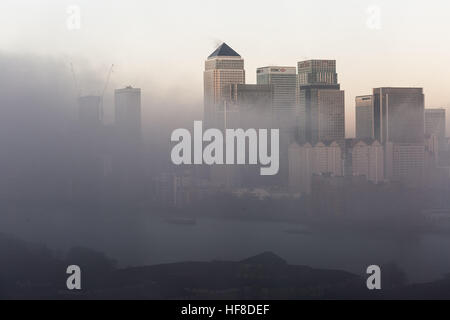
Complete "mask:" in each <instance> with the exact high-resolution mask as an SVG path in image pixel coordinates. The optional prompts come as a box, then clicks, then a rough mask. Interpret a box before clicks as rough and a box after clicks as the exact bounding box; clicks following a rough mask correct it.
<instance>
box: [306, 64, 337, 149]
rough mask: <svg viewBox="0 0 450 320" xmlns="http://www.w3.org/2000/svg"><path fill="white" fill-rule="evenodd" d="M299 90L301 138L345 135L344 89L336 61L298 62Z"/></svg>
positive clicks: (309, 138)
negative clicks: (341, 86) (342, 88)
mask: <svg viewBox="0 0 450 320" xmlns="http://www.w3.org/2000/svg"><path fill="white" fill-rule="evenodd" d="M297 90H298V91H297V94H298V105H299V109H298V128H299V131H298V136H299V140H300V142H302V143H303V142H310V143H317V142H319V141H324V140H341V139H344V138H345V103H344V91H342V90H340V85H339V84H338V76H337V73H336V61H335V60H308V61H301V62H299V63H298V88H297Z"/></svg>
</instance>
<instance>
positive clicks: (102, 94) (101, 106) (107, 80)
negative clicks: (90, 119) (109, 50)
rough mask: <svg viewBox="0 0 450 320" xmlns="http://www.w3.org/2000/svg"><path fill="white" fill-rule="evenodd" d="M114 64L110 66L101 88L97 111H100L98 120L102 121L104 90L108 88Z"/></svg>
mask: <svg viewBox="0 0 450 320" xmlns="http://www.w3.org/2000/svg"><path fill="white" fill-rule="evenodd" d="M113 69H114V64H112V65H111V67H110V68H109V71H108V75H107V76H106V81H105V85H104V86H103V90H102V92H101V94H100V100H99V109H100V118H101V119H103V97H104V96H105V92H106V89H107V88H108V84H109V79H110V78H111V74H112V73H113Z"/></svg>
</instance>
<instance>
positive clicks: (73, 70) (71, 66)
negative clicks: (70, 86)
mask: <svg viewBox="0 0 450 320" xmlns="http://www.w3.org/2000/svg"><path fill="white" fill-rule="evenodd" d="M70 70H71V71H72V77H73V82H74V83H75V90H76V91H77V95H78V97H77V98H80V97H81V89H80V86H79V85H78V79H77V75H76V73H75V69H74V67H73V63H72V62H71V63H70Z"/></svg>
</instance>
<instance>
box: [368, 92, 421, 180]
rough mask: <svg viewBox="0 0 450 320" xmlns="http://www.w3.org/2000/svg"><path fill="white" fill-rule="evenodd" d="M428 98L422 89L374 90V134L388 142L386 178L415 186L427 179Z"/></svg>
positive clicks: (386, 147) (379, 139)
mask: <svg viewBox="0 0 450 320" xmlns="http://www.w3.org/2000/svg"><path fill="white" fill-rule="evenodd" d="M424 101H425V97H424V94H423V89H422V88H375V89H373V115H374V116H373V124H374V127H373V128H374V136H375V139H377V140H378V141H380V142H381V143H382V144H383V145H385V169H386V178H388V179H389V180H394V181H400V182H402V183H404V184H406V185H409V186H413V187H419V186H420V185H421V183H422V178H423V170H424V158H425V146H424V104H425V103H424Z"/></svg>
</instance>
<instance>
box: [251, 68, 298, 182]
mask: <svg viewBox="0 0 450 320" xmlns="http://www.w3.org/2000/svg"><path fill="white" fill-rule="evenodd" d="M256 81H257V83H258V85H270V86H271V88H272V101H271V106H272V110H271V111H272V124H271V127H272V128H277V129H279V130H280V170H279V174H278V178H279V179H280V180H279V183H280V184H283V185H284V184H287V181H288V174H289V168H288V166H289V163H288V161H289V159H288V148H289V145H290V143H291V142H292V141H294V139H295V129H296V123H295V105H296V87H297V69H296V68H295V67H284V66H268V67H261V68H258V69H257V70H256Z"/></svg>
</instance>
